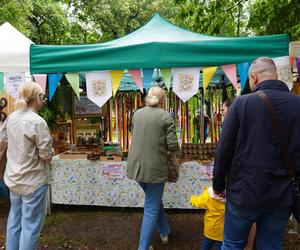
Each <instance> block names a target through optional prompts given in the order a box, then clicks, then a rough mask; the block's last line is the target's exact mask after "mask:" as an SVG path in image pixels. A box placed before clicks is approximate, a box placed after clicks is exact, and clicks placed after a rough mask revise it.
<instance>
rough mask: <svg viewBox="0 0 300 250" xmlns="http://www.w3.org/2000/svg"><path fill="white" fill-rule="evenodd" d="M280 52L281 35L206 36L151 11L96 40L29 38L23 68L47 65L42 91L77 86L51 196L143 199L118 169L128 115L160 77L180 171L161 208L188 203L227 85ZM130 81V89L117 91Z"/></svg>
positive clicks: (200, 180)
mask: <svg viewBox="0 0 300 250" xmlns="http://www.w3.org/2000/svg"><path fill="white" fill-rule="evenodd" d="M286 55H288V37H287V35H275V36H262V37H235V38H227V37H212V36H206V35H202V34H197V33H194V32H190V31H187V30H184V29H181V28H179V27H176V26H174V25H172V24H171V23H169V22H167V21H166V20H164V19H163V18H162V17H161V16H159V15H158V14H155V15H154V17H153V18H152V19H151V20H150V21H149V22H148V23H147V24H146V25H145V26H143V27H142V28H140V29H139V30H137V31H135V32H133V33H131V34H129V35H127V36H125V37H122V38H120V39H117V40H114V41H111V42H107V43H103V44H94V45H78V46H48V45H32V46H31V49H30V71H31V73H32V74H48V92H49V99H50V100H51V98H53V96H54V95H55V91H56V89H57V87H58V85H59V82H60V81H61V79H65V80H67V81H68V82H69V83H70V85H71V86H72V88H73V90H74V93H75V94H76V95H75V94H74V97H73V112H72V118H71V120H70V123H71V125H70V126H69V130H70V131H72V135H70V136H69V137H70V138H72V140H71V139H70V149H71V150H69V151H68V152H65V153H62V154H60V155H58V156H56V157H55V159H54V160H53V163H52V166H51V181H52V184H51V196H52V202H53V203H62V204H82V205H102V206H120V207H139V206H142V200H143V199H142V192H141V190H140V189H139V188H138V186H137V185H136V183H135V182H133V181H131V180H128V179H127V178H126V176H125V172H126V155H127V151H128V147H129V144H130V120H131V117H132V115H133V113H134V112H135V110H137V109H138V108H140V107H142V106H143V100H144V97H145V94H146V92H147V90H148V89H149V88H150V87H151V86H155V85H158V86H161V87H163V88H164V89H165V90H166V95H167V100H166V109H167V110H168V111H169V112H170V113H172V114H173V116H174V119H175V122H176V127H177V134H178V138H179V142H180V144H181V150H180V152H178V157H179V158H180V161H181V162H182V165H181V167H180V177H179V180H178V182H177V183H176V184H168V185H167V186H166V189H167V191H166V194H165V196H164V200H165V203H166V206H167V207H172V208H190V205H189V203H188V198H189V196H190V195H191V194H193V193H195V192H196V193H198V192H201V190H202V189H203V187H204V186H205V185H209V184H210V182H211V173H212V165H213V164H212V162H213V156H214V152H215V148H216V142H217V140H218V137H219V134H220V130H221V128H220V127H221V122H222V117H221V105H222V102H223V101H224V100H225V99H226V98H227V97H228V95H229V94H228V92H232V93H231V96H233V95H235V93H240V92H241V91H243V90H244V88H245V85H246V79H247V72H248V71H247V70H248V68H249V64H250V63H251V61H252V60H254V59H255V58H257V57H259V56H269V57H273V58H278V57H279V58H280V62H281V61H282V58H281V57H283V56H286ZM278 60H279V59H278ZM237 70H238V74H237ZM80 72H81V73H80ZM83 72H84V73H83ZM79 73H80V74H79ZM82 74H84V77H83V81H80V79H81V78H82V77H81V75H82ZM71 76H72V77H71ZM125 78H126V79H127V80H124V79H125ZM54 79H56V80H54ZM74 79H76V81H75V80H74ZM120 82H121V84H120ZM128 83H134V86H135V89H127V90H126V91H122V90H121V87H122V84H128ZM228 84H229V85H230V87H229V90H228V88H227V86H228ZM79 88H81V89H82V90H83V92H82V93H84V92H85V95H83V94H81V95H80V94H79ZM226 96H227V97H226ZM229 96H230V95H229ZM79 98H80V99H79ZM97 108H98V109H97ZM93 112H94V113H93ZM92 118H93V119H92ZM60 122H62V123H63V122H64V121H60ZM63 126H65V127H67V126H66V125H65V124H63ZM66 130H67V129H66ZM206 130H207V131H206ZM208 131H209V132H208ZM62 134H63V133H62ZM62 136H63V137H64V135H62Z"/></svg>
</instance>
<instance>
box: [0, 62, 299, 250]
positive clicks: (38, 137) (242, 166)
mask: <svg viewBox="0 0 300 250" xmlns="http://www.w3.org/2000/svg"><path fill="white" fill-rule="evenodd" d="M248 76H249V84H250V88H251V90H252V92H253V93H251V94H248V95H243V96H240V97H238V98H236V99H235V100H233V101H232V103H231V102H230V101H225V102H224V105H223V114H224V116H225V117H226V118H225V121H224V123H223V125H222V132H221V135H220V140H219V142H218V146H217V151H216V155H215V164H214V175H213V182H212V186H211V187H208V188H206V189H205V190H204V192H203V193H202V194H200V195H199V191H200V190H195V193H197V194H198V195H193V196H191V198H190V203H191V204H192V205H193V206H195V207H198V208H202V209H206V212H205V215H204V238H203V240H202V243H201V250H209V249H222V250H244V249H246V250H249V249H252V247H253V239H254V235H255V233H256V245H257V249H259V250H279V249H283V241H284V232H285V227H286V224H287V221H288V218H289V217H290V215H291V212H292V204H293V193H292V187H291V181H290V178H289V176H288V173H287V170H286V168H285V166H284V161H283V160H282V155H281V153H282V152H281V150H280V147H279V142H278V140H277V138H276V136H275V135H274V128H273V124H272V119H271V117H270V114H269V112H268V109H267V107H266V106H265V104H264V102H263V101H262V100H261V99H260V96H259V94H258V93H259V92H263V93H264V94H265V95H266V96H267V98H268V99H269V101H270V103H271V105H272V106H273V108H274V110H275V113H276V114H277V116H278V119H279V121H280V123H281V126H282V130H283V134H284V137H285V139H286V141H287V144H288V151H289V152H288V153H289V156H290V157H291V161H292V163H293V167H294V169H295V171H296V173H299V172H300V167H299V166H298V162H300V153H299V152H300V150H299V149H300V143H299V138H300V130H299V127H300V112H299V111H298V107H299V106H300V97H297V96H295V95H293V94H292V93H290V92H289V89H288V88H287V86H286V84H285V83H284V82H282V81H279V80H278V76H277V70H276V66H275V64H274V62H273V60H272V59H270V58H267V57H261V58H258V59H256V60H255V61H254V62H253V63H252V64H251V67H250V69H249V74H248ZM43 97H44V94H43V91H42V89H41V87H40V86H39V85H38V84H36V83H34V82H27V83H24V84H22V85H21V87H20V88H19V99H18V100H17V106H18V110H17V111H15V112H13V113H12V114H11V115H10V116H9V117H8V119H7V120H6V121H5V123H4V125H3V126H2V128H1V130H0V147H7V154H6V155H7V164H6V169H5V174H4V180H5V183H6V185H7V186H8V188H9V189H10V201H11V208H10V212H9V217H8V222H7V233H6V249H7V250H34V249H37V240H38V236H39V233H40V231H41V229H42V225H43V221H44V217H45V211H46V192H47V187H48V176H49V166H48V165H49V162H50V161H51V158H52V155H53V151H52V141H51V136H50V132H49V129H48V126H47V124H46V122H45V121H44V120H43V119H42V118H41V117H40V116H39V115H38V113H37V111H38V110H39V109H40V108H41V107H42V105H43ZM164 105H165V93H164V90H163V89H161V88H160V87H152V88H150V90H149V93H148V95H147V98H146V106H145V107H144V108H141V109H139V110H138V111H136V112H135V113H134V115H133V118H132V131H131V132H132V139H131V145H130V149H129V154H128V161H127V166H128V169H127V177H128V178H130V179H132V180H134V181H136V182H137V183H138V184H139V186H140V187H141V189H142V190H143V191H144V193H145V203H144V214H143V220H142V225H141V230H140V240H139V246H138V250H149V249H154V248H153V246H152V245H151V239H152V235H153V232H154V230H155V229H157V230H158V232H159V234H160V237H161V240H162V243H163V244H165V245H167V244H169V240H170V239H169V238H170V237H171V227H170V224H169V222H168V218H167V215H166V213H165V210H164V206H163V202H162V197H163V192H164V187H165V184H166V183H167V182H168V160H167V155H168V153H169V152H176V150H178V148H179V145H178V139H177V137H176V128H175V123H174V119H173V117H172V115H171V114H169V113H168V112H167V111H165V106H164ZM199 247H200V244H199Z"/></svg>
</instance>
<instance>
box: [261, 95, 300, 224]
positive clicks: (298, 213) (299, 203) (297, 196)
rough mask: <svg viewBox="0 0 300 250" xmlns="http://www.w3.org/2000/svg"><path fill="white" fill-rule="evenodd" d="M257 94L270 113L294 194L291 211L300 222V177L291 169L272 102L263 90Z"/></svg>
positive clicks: (285, 144)
mask: <svg viewBox="0 0 300 250" xmlns="http://www.w3.org/2000/svg"><path fill="white" fill-rule="evenodd" d="M257 94H258V96H259V97H260V98H261V100H262V101H263V103H264V104H265V106H266V107H267V109H268V110H269V113H270V115H271V118H272V124H273V127H274V131H275V134H276V136H277V139H278V142H279V144H280V147H281V152H282V158H283V162H284V165H285V167H286V169H287V172H288V175H289V177H290V179H291V183H292V188H293V194H294V200H293V207H292V212H293V215H294V217H295V218H296V220H297V221H298V222H300V179H299V177H297V176H296V174H295V171H294V169H293V165H292V162H291V160H290V158H289V154H288V146H287V142H286V140H285V137H284V135H283V133H282V126H281V124H280V122H279V120H278V117H277V115H276V113H275V111H274V108H273V106H272V103H271V102H270V100H269V98H268V97H267V95H266V94H265V93H264V92H263V91H258V92H257Z"/></svg>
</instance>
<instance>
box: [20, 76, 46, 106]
mask: <svg viewBox="0 0 300 250" xmlns="http://www.w3.org/2000/svg"><path fill="white" fill-rule="evenodd" d="M18 94H19V98H18V99H17V100H16V102H15V106H16V109H26V108H33V109H35V110H37V111H38V110H40V109H41V108H42V106H43V104H44V102H43V99H44V93H43V90H42V88H41V86H40V85H38V84H37V83H36V82H24V83H22V84H21V85H20V87H19V89H18Z"/></svg>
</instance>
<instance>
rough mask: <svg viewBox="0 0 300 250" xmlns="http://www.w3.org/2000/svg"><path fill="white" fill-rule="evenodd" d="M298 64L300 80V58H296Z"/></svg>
mask: <svg viewBox="0 0 300 250" xmlns="http://www.w3.org/2000/svg"><path fill="white" fill-rule="evenodd" d="M296 64H297V69H298V78H299V81H300V58H296Z"/></svg>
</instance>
